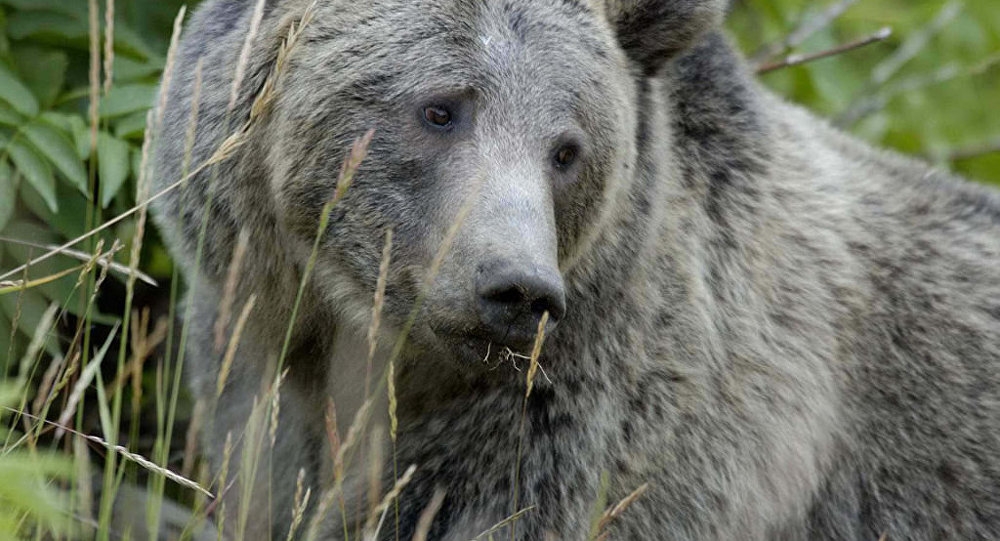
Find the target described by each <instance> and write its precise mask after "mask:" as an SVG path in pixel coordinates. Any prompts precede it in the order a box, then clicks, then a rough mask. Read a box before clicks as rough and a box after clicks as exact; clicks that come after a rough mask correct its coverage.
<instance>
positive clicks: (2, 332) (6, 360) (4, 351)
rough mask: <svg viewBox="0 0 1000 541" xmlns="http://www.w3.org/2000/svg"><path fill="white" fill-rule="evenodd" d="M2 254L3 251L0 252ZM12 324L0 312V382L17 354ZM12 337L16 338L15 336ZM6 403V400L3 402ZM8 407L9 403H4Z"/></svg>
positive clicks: (0, 311) (6, 374)
mask: <svg viewBox="0 0 1000 541" xmlns="http://www.w3.org/2000/svg"><path fill="white" fill-rule="evenodd" d="M0 252H3V250H0ZM12 325H13V324H12V323H11V322H10V319H9V318H8V317H7V315H6V314H4V313H3V310H0V380H2V379H3V378H4V377H7V376H9V375H10V374H8V373H7V372H9V371H10V366H11V365H12V364H13V363H12V362H11V358H12V357H14V356H15V355H17V354H18V353H19V352H17V351H14V349H16V348H14V349H12V348H11V345H12V342H11V333H10V331H11V330H12ZM14 336H17V335H16V334H15V335H14ZM4 402H6V399H5V400H4ZM6 404H8V405H9V402H6ZM2 413H3V412H0V417H3V415H2Z"/></svg>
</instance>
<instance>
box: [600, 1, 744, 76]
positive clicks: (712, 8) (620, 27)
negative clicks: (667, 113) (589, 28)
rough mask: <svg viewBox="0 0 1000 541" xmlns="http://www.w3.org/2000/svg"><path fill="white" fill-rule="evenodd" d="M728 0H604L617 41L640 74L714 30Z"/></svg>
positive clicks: (652, 68) (657, 65)
mask: <svg viewBox="0 0 1000 541" xmlns="http://www.w3.org/2000/svg"><path fill="white" fill-rule="evenodd" d="M728 4H729V0H605V5H606V13H607V16H608V18H609V19H610V21H611V24H612V26H613V27H614V28H615V30H616V32H617V34H618V41H619V42H620V43H621V46H622V48H623V49H625V52H626V53H627V54H628V56H629V58H631V59H632V61H633V62H635V63H637V64H638V65H639V66H640V67H641V68H642V70H643V72H644V74H646V75H651V74H653V73H655V72H656V71H657V70H659V69H660V67H662V66H663V64H664V63H665V62H666V61H667V60H669V59H670V58H672V57H673V56H675V55H676V54H677V53H680V52H682V51H683V50H685V49H687V48H688V47H689V46H691V45H692V44H693V43H694V41H695V40H697V39H698V38H699V37H701V36H702V35H703V34H705V33H706V32H707V31H709V30H712V29H714V28H716V27H718V26H719V25H720V24H721V23H722V20H723V18H724V16H725V12H726V8H727V7H728Z"/></svg>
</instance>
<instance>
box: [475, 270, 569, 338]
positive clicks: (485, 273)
mask: <svg viewBox="0 0 1000 541" xmlns="http://www.w3.org/2000/svg"><path fill="white" fill-rule="evenodd" d="M475 302H476V311H477V314H478V316H479V319H480V324H481V328H482V330H483V332H484V333H485V335H486V337H487V338H488V339H489V340H491V341H493V342H494V343H497V344H503V345H510V346H516V347H517V348H523V347H525V346H529V347H530V345H531V344H532V343H533V342H534V340H535V335H536V334H537V333H538V325H539V322H540V321H541V319H542V315H543V314H545V313H546V312H548V314H549V321H548V324H547V325H546V331H551V330H552V329H553V328H554V327H555V325H556V324H557V323H558V322H559V320H560V319H562V318H563V316H564V315H565V314H566V291H565V287H564V285H563V280H562V276H561V275H560V274H559V271H558V270H556V269H555V268H549V267H548V266H538V265H524V264H517V263H513V262H508V261H493V262H491V263H489V264H486V265H482V266H480V268H479V272H477V276H476V299H475Z"/></svg>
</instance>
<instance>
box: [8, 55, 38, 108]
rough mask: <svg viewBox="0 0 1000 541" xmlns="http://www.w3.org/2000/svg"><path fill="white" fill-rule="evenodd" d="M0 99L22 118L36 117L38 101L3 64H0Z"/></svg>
mask: <svg viewBox="0 0 1000 541" xmlns="http://www.w3.org/2000/svg"><path fill="white" fill-rule="evenodd" d="M0 99H2V100H4V101H6V102H7V103H9V104H10V105H11V106H12V107H14V110H15V111H17V112H18V113H21V114H22V115H24V116H27V117H34V116H36V115H38V100H36V99H35V95H34V94H32V93H31V90H30V89H29V88H28V87H27V86H25V85H24V83H22V82H21V80H20V79H18V77H17V75H15V74H14V72H13V71H11V70H10V68H8V67H7V66H5V65H4V64H3V63H0Z"/></svg>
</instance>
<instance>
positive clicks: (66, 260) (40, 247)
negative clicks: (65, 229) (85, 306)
mask: <svg viewBox="0 0 1000 541" xmlns="http://www.w3.org/2000/svg"><path fill="white" fill-rule="evenodd" d="M4 236H5V237H7V238H10V239H14V240H19V241H25V242H30V243H33V244H35V245H37V246H29V245H26V244H21V243H17V242H7V243H5V245H6V251H7V253H8V254H10V256H11V258H12V259H13V260H14V262H15V263H16V264H17V265H23V264H25V263H27V262H28V261H30V260H32V259H36V258H38V257H39V256H41V255H42V254H44V253H46V252H47V251H48V248H46V246H49V245H59V244H60V243H61V239H60V238H59V236H57V235H56V234H55V233H53V232H52V231H51V230H50V229H49V228H48V227H41V226H38V225H35V224H34V223H31V222H28V221H15V222H12V223H11V224H10V225H9V226H8V227H7V229H6V230H4ZM81 263H82V262H81V261H78V260H76V259H73V258H70V257H65V256H63V255H57V256H54V257H50V258H48V259H46V260H44V261H39V262H37V263H32V264H31V267H29V268H28V278H29V279H36V278H43V277H45V276H53V275H56V274H59V273H60V272H63V271H65V270H66V269H71V268H73V267H77V266H79V265H80V264H81ZM78 277H79V273H76V272H74V273H72V274H70V275H68V276H66V277H63V278H60V279H58V280H55V281H53V282H49V283H47V284H43V285H40V286H38V287H36V288H34V289H33V290H34V291H38V292H41V293H42V295H44V296H45V298H46V299H48V300H49V301H52V302H54V303H56V304H58V305H59V306H66V308H67V309H70V311H71V313H73V314H75V315H80V314H78V313H77V311H78V308H79V306H78V304H79V303H77V302H76V301H77V298H76V296H75V295H74V294H73V292H74V291H75V290H76V281H77V278H78ZM18 278H20V277H18Z"/></svg>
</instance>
